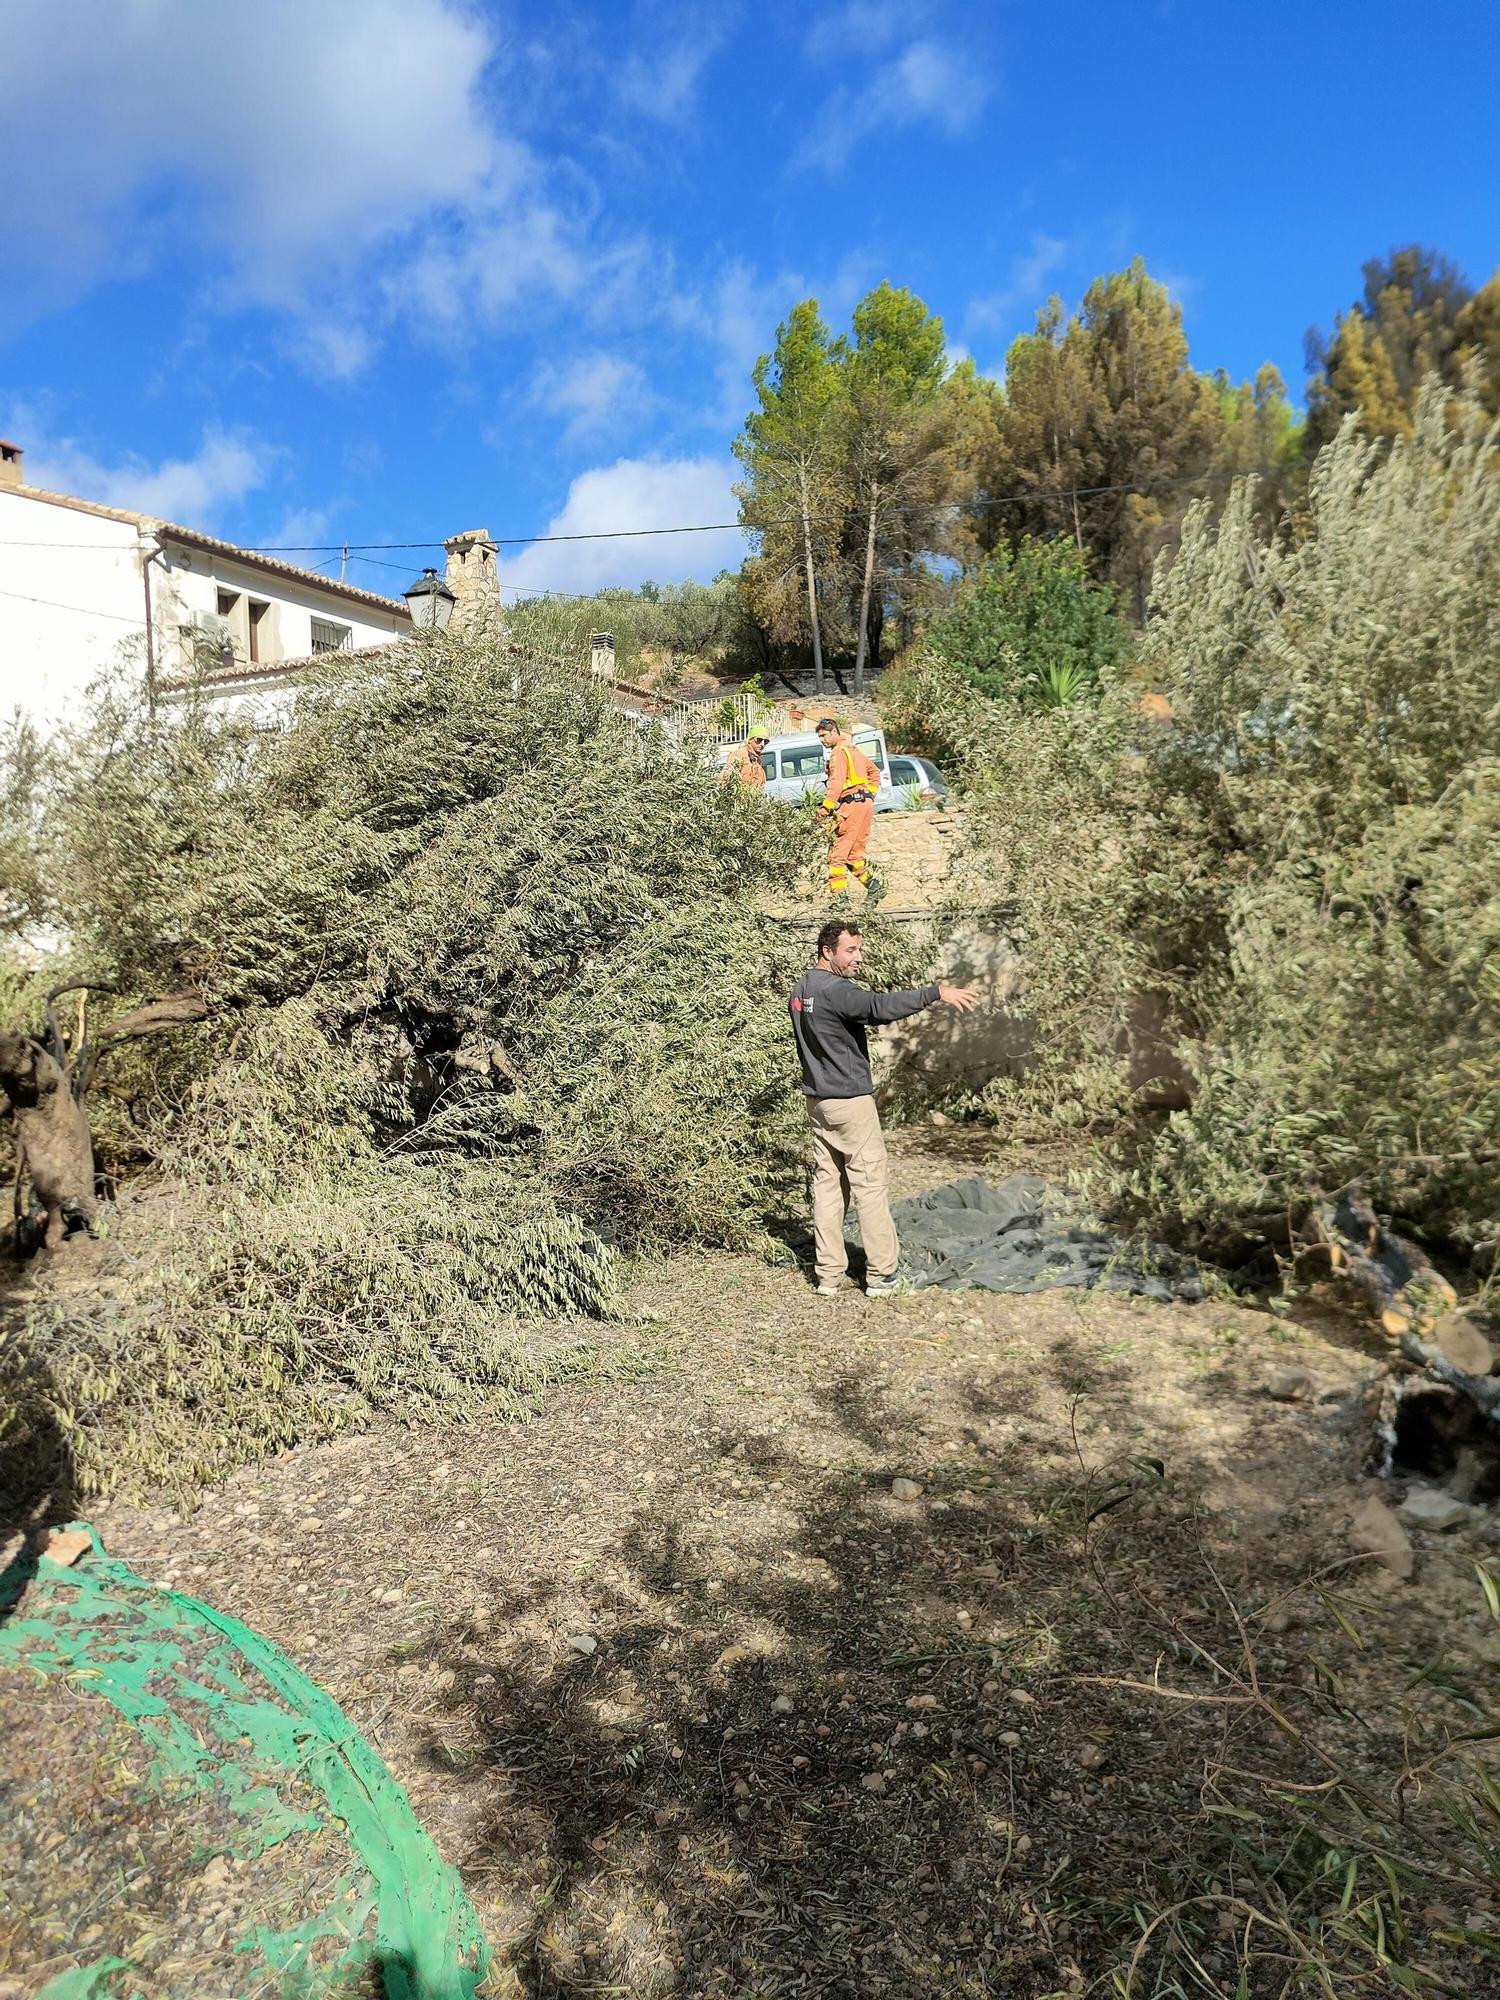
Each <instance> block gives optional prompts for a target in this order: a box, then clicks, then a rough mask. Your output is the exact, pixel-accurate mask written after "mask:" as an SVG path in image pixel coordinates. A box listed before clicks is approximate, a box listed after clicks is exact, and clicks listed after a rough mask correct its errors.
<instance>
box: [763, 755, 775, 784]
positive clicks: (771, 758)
mask: <svg viewBox="0 0 1500 2000" xmlns="http://www.w3.org/2000/svg"><path fill="white" fill-rule="evenodd" d="M760 768H761V769H762V770H763V771H764V772H765V774H766V776H767V777H768V778H774V777H775V776H776V752H775V751H774V750H762V751H761V753H760Z"/></svg>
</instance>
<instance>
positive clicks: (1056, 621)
mask: <svg viewBox="0 0 1500 2000" xmlns="http://www.w3.org/2000/svg"><path fill="white" fill-rule="evenodd" d="M927 645H928V648H929V650H930V651H931V652H932V653H933V654H934V655H935V656H936V657H937V659H938V660H940V661H941V662H943V663H944V664H945V665H946V666H948V667H951V668H952V669H953V671H954V672H955V673H956V674H958V675H960V676H961V677H962V678H963V679H964V680H966V681H968V682H970V683H971V684H972V685H973V686H974V687H976V688H977V689H978V690H979V692H980V693H981V694H985V695H989V696H990V697H992V698H994V699H998V700H1006V701H1014V702H1019V703H1021V704H1023V705H1024V706H1027V707H1033V708H1056V707H1063V706H1066V705H1067V703H1068V702H1069V701H1074V700H1079V699H1081V698H1083V697H1084V696H1085V695H1089V694H1092V693H1093V692H1094V690H1095V689H1096V688H1097V686H1098V683H1099V677H1100V675H1101V674H1103V673H1104V672H1106V671H1107V670H1108V669H1109V668H1110V667H1112V666H1113V665H1114V664H1115V663H1116V662H1117V661H1118V660H1119V659H1121V658H1122V657H1123V655H1124V654H1125V652H1126V651H1127V650H1128V646H1129V635H1128V633H1127V632H1126V629H1125V627H1124V625H1123V624H1122V622H1121V621H1120V619H1119V618H1118V617H1117V615H1116V613H1115V609H1114V593H1113V591H1112V590H1111V589H1109V588H1108V587H1107V586H1100V585H1096V584H1094V583H1091V582H1090V580H1089V574H1088V565H1087V562H1086V560H1085V558H1084V554H1083V552H1082V550H1081V549H1079V548H1077V547H1076V546H1075V545H1074V544H1073V543H1072V542H1068V541H1061V540H1058V541H1037V540H1035V539H1033V538H1032V537H1030V536H1027V537H1026V538H1025V539H1024V540H1023V541H1022V542H1021V544H1020V546H1019V548H1017V549H1015V550H1014V551H1012V550H1011V549H1008V548H1006V547H1005V546H1004V545H1003V544H1002V545H1001V546H1000V547H999V548H997V549H996V550H995V552H994V554H993V555H992V556H990V558H989V560H988V561H987V562H986V564H985V566H984V568H983V569H982V570H981V571H980V572H979V574H978V575H977V576H976V577H974V578H973V579H971V580H970V581H969V582H967V583H966V584H965V585H964V586H963V588H962V590H961V592H960V596H959V601H958V603H957V605H956V606H955V607H954V609H953V610H952V611H950V612H948V613H947V614H946V615H945V616H944V617H941V618H936V619H934V620H933V622H932V624H931V625H930V626H929V627H928V629H927Z"/></svg>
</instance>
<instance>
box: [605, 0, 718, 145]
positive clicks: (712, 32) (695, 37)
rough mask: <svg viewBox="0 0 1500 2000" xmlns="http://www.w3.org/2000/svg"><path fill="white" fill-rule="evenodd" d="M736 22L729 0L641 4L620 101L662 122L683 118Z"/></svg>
mask: <svg viewBox="0 0 1500 2000" xmlns="http://www.w3.org/2000/svg"><path fill="white" fill-rule="evenodd" d="M738 21H739V8H738V7H737V6H729V5H727V4H725V0H711V4H705V0H687V4H682V0H678V4H662V3H661V0H656V4H649V5H644V6H640V7H637V9H636V15H635V20H634V22H633V23H632V29H631V41H632V43H633V45H634V46H633V47H632V50H631V53H630V55H629V56H627V57H626V59H625V62H624V64H623V65H622V67H621V69H620V71H619V74H618V76H617V77H616V79H615V89H616V92H617V94H618V96H619V98H620V101H621V103H623V104H624V105H626V106H627V108H628V109H630V110H631V111H636V112H639V113H641V114H642V115H643V116H645V117H647V118H655V119H660V120H661V121H663V122H666V121H669V120H672V119H677V118H681V117H683V116H684V115H685V114H686V113H687V112H689V111H690V110H691V109H692V108H693V104H694V101H695V99H696V98H697V95H698V85H699V83H700V82H701V81H702V77H703V72H704V71H705V70H706V69H707V67H708V65H709V64H710V63H711V62H712V61H713V59H714V57H715V56H716V55H717V54H718V53H719V50H720V49H721V48H722V47H723V46H724V44H725V42H726V41H728V39H729V37H730V35H731V34H732V33H733V32H734V29H735V28H736V26H737V25H738Z"/></svg>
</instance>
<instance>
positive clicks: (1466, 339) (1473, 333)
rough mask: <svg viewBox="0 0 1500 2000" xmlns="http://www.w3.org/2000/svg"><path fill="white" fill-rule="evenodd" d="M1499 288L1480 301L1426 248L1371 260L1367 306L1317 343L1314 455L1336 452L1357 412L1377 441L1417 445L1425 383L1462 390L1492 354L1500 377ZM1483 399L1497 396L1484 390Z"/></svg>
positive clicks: (1310, 419)
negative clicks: (1491, 330)
mask: <svg viewBox="0 0 1500 2000" xmlns="http://www.w3.org/2000/svg"><path fill="white" fill-rule="evenodd" d="M1497 287H1500V272H1497V273H1496V274H1495V276H1494V277H1492V278H1491V279H1490V281H1489V283H1488V284H1487V285H1486V286H1485V288H1484V290H1483V291H1481V292H1479V293H1476V292H1475V290H1474V288H1473V286H1472V285H1471V284H1470V283H1469V281H1468V280H1467V279H1466V278H1465V277H1464V275H1463V273H1462V272H1461V271H1460V270H1459V269H1458V267H1457V266H1456V265H1455V264H1453V263H1451V262H1450V261H1449V260H1448V259H1447V258H1446V257H1442V256H1440V255H1439V254H1438V252H1437V251H1435V250H1429V249H1425V248H1424V247H1423V246H1422V245H1421V244H1416V243H1413V244H1408V245H1407V246H1406V247H1405V248H1404V249H1400V250H1393V251H1392V252H1391V254H1390V255H1389V257H1386V258H1378V257H1377V258H1371V260H1370V261H1369V263H1367V264H1366V265H1365V267H1364V291H1363V293H1362V295H1361V297H1360V298H1359V299H1357V300H1356V301H1355V303H1354V304H1353V305H1352V306H1351V307H1350V309H1349V311H1348V312H1347V313H1341V314H1340V315H1339V316H1338V318H1337V319H1336V320H1335V321H1334V328H1333V333H1332V335H1331V336H1325V335H1323V334H1321V333H1318V332H1316V331H1314V332H1312V333H1310V334H1309V335H1308V341H1307V350H1308V365H1309V367H1310V368H1311V369H1312V371H1313V373H1312V378H1311V380H1310V381H1309V383H1308V389H1307V434H1308V449H1309V451H1310V452H1315V451H1317V450H1318V449H1319V447H1320V446H1322V445H1324V444H1326V443H1327V442H1328V440H1329V439H1330V438H1331V437H1332V436H1333V434H1334V432H1335V431H1336V430H1337V429H1338V427H1339V425H1340V423H1342V421H1343V420H1344V418H1345V417H1346V416H1348V415H1349V414H1350V413H1351V412H1355V413H1357V416H1358V422H1359V428H1360V429H1361V430H1362V431H1363V432H1364V433H1365V435H1366V436H1368V437H1410V435H1411V433H1412V424H1413V420H1414V415H1415V410H1416V400H1417V392H1418V390H1419V389H1420V388H1421V386H1422V382H1423V380H1424V378H1425V377H1427V376H1428V375H1436V376H1438V377H1439V378H1440V379H1441V380H1442V381H1443V382H1445V383H1447V384H1448V386H1449V387H1450V388H1458V387H1460V386H1461V385H1462V383H1463V380H1464V376H1465V372H1466V369H1467V368H1468V367H1469V366H1471V365H1472V364H1473V363H1474V362H1475V361H1476V360H1477V361H1479V362H1480V364H1481V366H1484V365H1485V359H1484V358H1485V355H1486V353H1488V355H1489V357H1490V361H1489V368H1490V369H1493V367H1494V366H1495V364H1496V363H1497V362H1500V350H1497V348H1496V346H1495V344H1494V341H1493V336H1492V335H1487V333H1486V328H1487V327H1488V326H1491V325H1492V324H1493V319H1492V318H1491V315H1500V290H1497V289H1492V288H1497ZM1487 298H1488V299H1489V300H1491V301H1492V303H1489V304H1486V303H1485V301H1486V300H1487ZM1491 379H1493V377H1491ZM1481 393H1484V394H1488V395H1490V396H1491V397H1492V398H1493V397H1495V396H1496V395H1497V392H1496V391H1495V390H1493V389H1485V388H1484V387H1483V385H1481ZM1497 406H1500V405H1497V402H1496V401H1494V400H1492V401H1491V403H1490V407H1491V408H1495V407H1497Z"/></svg>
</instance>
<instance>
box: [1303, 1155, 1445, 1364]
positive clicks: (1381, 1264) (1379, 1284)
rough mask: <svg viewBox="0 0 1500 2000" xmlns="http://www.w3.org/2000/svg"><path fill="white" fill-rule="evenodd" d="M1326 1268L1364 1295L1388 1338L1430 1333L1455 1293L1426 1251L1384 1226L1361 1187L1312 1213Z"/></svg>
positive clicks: (1350, 1190)
mask: <svg viewBox="0 0 1500 2000" xmlns="http://www.w3.org/2000/svg"><path fill="white" fill-rule="evenodd" d="M1317 1218H1318V1224H1319V1227H1320V1228H1321V1230H1322V1234H1323V1243H1322V1248H1323V1249H1324V1250H1325V1251H1326V1253H1327V1256H1328V1262H1329V1265H1330V1268H1331V1269H1332V1270H1333V1271H1334V1272H1335V1273H1336V1274H1337V1275H1338V1276H1339V1277H1341V1278H1343V1279H1345V1280H1346V1281H1347V1282H1348V1283H1349V1284H1350V1285H1352V1286H1353V1287H1354V1289H1355V1290H1356V1291H1357V1292H1360V1293H1362V1294H1363V1296H1364V1297H1365V1299H1366V1300H1367V1301H1368V1303H1369V1304H1370V1306H1371V1307H1372V1308H1373V1310H1374V1312H1375V1314H1376V1316H1377V1318H1378V1319H1379V1321H1380V1324H1381V1326H1382V1327H1383V1328H1384V1329H1385V1331H1386V1332H1387V1333H1388V1334H1389V1335H1390V1337H1391V1339H1392V1340H1400V1339H1401V1337H1402V1336H1403V1334H1409V1333H1412V1334H1418V1335H1423V1334H1427V1333H1430V1332H1431V1331H1432V1329H1433V1328H1434V1327H1435V1326H1436V1325H1437V1323H1438V1321H1439V1320H1440V1319H1441V1318H1442V1317H1443V1315H1444V1314H1445V1313H1450V1312H1452V1310H1453V1308H1454V1307H1455V1306H1456V1305H1457V1304H1458V1294H1457V1293H1456V1292H1455V1291H1454V1289H1453V1287H1452V1286H1451V1285H1450V1284H1449V1283H1448V1280H1447V1279H1446V1278H1445V1277H1444V1276H1443V1275H1442V1273H1441V1272H1440V1271H1438V1270H1437V1269H1436V1268H1435V1266H1434V1265H1433V1263H1432V1261H1431V1259H1430V1258H1429V1257H1428V1256H1427V1254H1426V1252H1425V1251H1422V1250H1419V1249H1418V1247H1417V1245H1416V1244H1415V1243H1412V1242H1409V1241H1408V1240H1407V1238H1406V1237H1404V1236H1398V1235H1397V1234H1396V1232H1395V1231H1394V1230H1393V1229H1388V1228H1387V1227H1386V1226H1385V1224H1384V1223H1383V1222H1382V1221H1381V1220H1380V1217H1379V1216H1378V1215H1377V1214H1376V1213H1375V1211H1374V1209H1373V1208H1371V1206H1370V1204H1369V1202H1368V1201H1366V1199H1365V1197H1364V1193H1363V1191H1362V1190H1361V1189H1360V1188H1357V1187H1354V1188H1350V1189H1349V1190H1348V1191H1347V1192H1346V1193H1344V1194H1342V1195H1340V1197H1339V1199H1338V1200H1337V1201H1336V1202H1329V1201H1325V1202H1322V1203H1321V1204H1320V1205H1319V1207H1318V1211H1317Z"/></svg>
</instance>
